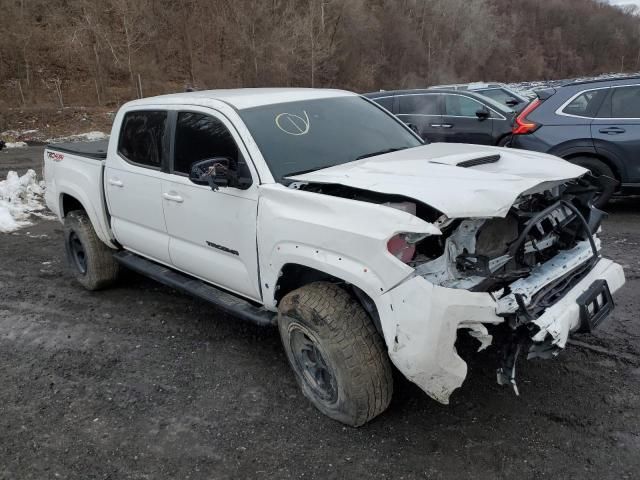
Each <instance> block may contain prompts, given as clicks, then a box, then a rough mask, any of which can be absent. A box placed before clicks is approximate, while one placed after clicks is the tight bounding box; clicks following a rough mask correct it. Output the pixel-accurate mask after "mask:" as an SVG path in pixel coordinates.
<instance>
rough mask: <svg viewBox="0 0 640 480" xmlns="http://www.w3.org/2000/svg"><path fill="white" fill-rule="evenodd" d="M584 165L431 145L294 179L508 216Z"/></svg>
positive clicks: (453, 212) (466, 212) (449, 210)
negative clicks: (468, 164)
mask: <svg viewBox="0 0 640 480" xmlns="http://www.w3.org/2000/svg"><path fill="white" fill-rule="evenodd" d="M496 154H498V155H500V160H498V161H497V162H495V163H488V164H486V165H478V166H476V167H473V168H461V167H457V166H456V164H458V163H460V162H464V161H468V160H474V159H477V158H481V157H483V156H484V157H486V156H491V155H496ZM586 172H587V170H585V169H584V168H582V167H578V166H577V165H574V164H572V163H569V162H567V161H565V160H562V159H560V158H558V157H554V156H552V155H547V154H544V153H537V152H528V151H524V150H512V149H509V148H500V147H488V146H484V145H482V146H481V145H468V144H462V143H432V144H429V145H425V146H423V147H416V148H411V149H407V150H401V151H399V152H393V153H387V154H384V155H378V156H376V157H372V158H365V159H363V160H358V161H355V162H350V163H346V164H343V165H337V166H335V167H330V168H325V169H322V170H318V171H315V172H311V173H307V174H304V175H297V176H295V177H291V179H293V180H295V181H298V182H309V183H332V184H340V185H346V186H349V187H354V188H360V189H363V190H371V191H374V192H380V193H387V194H396V195H403V196H405V197H409V198H413V199H415V200H418V201H420V202H422V203H424V204H426V205H430V206H432V207H434V208H436V209H437V210H439V211H441V212H442V213H444V214H445V215H447V216H448V217H449V218H468V217H504V216H505V215H506V214H507V212H508V211H509V208H511V206H512V205H513V202H514V201H515V200H516V198H517V197H518V196H519V195H521V194H522V193H525V192H528V191H531V190H532V189H535V188H539V189H542V190H544V189H547V188H549V187H550V186H551V185H552V184H553V183H556V182H563V181H566V180H569V179H572V178H575V177H579V176H581V175H584V174H585V173H586Z"/></svg>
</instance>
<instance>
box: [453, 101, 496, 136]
mask: <svg viewBox="0 0 640 480" xmlns="http://www.w3.org/2000/svg"><path fill="white" fill-rule="evenodd" d="M443 97H444V115H443V117H442V135H443V136H444V141H445V142H453V143H477V144H480V145H493V144H494V143H495V142H494V141H493V122H494V118H492V115H493V116H495V114H494V113H493V112H492V111H491V110H489V109H488V108H487V107H486V106H484V105H483V104H482V103H480V102H478V101H476V100H474V99H473V98H470V97H467V96H464V95H458V94H453V93H447V94H443ZM479 110H485V111H488V113H489V116H488V117H487V118H479V117H478V116H477V115H476V112H478V111H479Z"/></svg>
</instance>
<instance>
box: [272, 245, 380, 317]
mask: <svg viewBox="0 0 640 480" xmlns="http://www.w3.org/2000/svg"><path fill="white" fill-rule="evenodd" d="M290 264H295V265H300V266H303V267H309V268H313V269H314V270H318V271H320V272H323V273H326V274H328V275H331V276H332V277H336V278H339V279H341V280H344V281H345V282H347V283H350V284H352V285H354V286H356V287H358V288H359V289H360V290H362V291H363V292H365V293H366V294H367V295H368V296H369V297H370V298H371V299H373V300H374V301H375V299H376V297H378V296H380V294H381V293H382V292H383V291H385V286H384V282H383V281H382V277H381V275H380V274H379V273H378V272H375V271H373V270H372V269H371V267H369V266H367V265H365V264H363V263H361V262H360V261H358V260H356V259H353V258H347V257H345V256H344V255H341V254H338V253H336V252H332V251H330V250H325V249H321V248H320V247H315V246H312V245H301V244H299V243H294V242H282V243H280V244H278V246H277V247H276V251H275V253H274V255H273V256H272V257H271V262H270V265H272V266H271V267H270V269H269V271H268V272H267V274H266V275H264V277H263V279H262V280H263V283H264V285H263V287H264V288H263V301H264V304H265V305H266V306H268V307H272V308H274V309H275V307H276V300H275V298H274V297H275V294H276V291H275V286H276V284H277V282H278V278H280V276H281V275H282V271H283V269H284V267H285V266H286V265H290ZM274 272H277V273H276V274H275V275H274Z"/></svg>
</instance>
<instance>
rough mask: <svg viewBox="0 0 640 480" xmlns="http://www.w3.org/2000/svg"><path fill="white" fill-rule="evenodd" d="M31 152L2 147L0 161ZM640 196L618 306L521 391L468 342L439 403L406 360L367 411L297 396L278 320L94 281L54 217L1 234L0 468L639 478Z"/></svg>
mask: <svg viewBox="0 0 640 480" xmlns="http://www.w3.org/2000/svg"><path fill="white" fill-rule="evenodd" d="M41 156H42V149H41V148H33V147H31V148H28V149H21V150H14V151H10V152H6V151H5V152H0V175H1V176H5V175H6V170H8V169H9V168H11V169H18V170H19V173H24V171H25V170H26V169H27V168H29V167H31V168H36V169H37V171H38V172H40V170H41ZM639 207H640V200H637V199H636V200H634V199H630V200H624V201H618V202H615V203H614V204H612V205H611V208H610V211H611V217H610V218H609V219H608V220H607V221H606V223H605V233H604V234H603V241H604V245H605V247H604V250H605V254H606V255H608V256H610V257H612V258H614V259H615V260H617V261H618V262H621V263H622V264H623V265H624V266H625V268H626V273H627V280H628V283H627V285H626V286H625V287H624V289H623V290H622V291H621V292H620V293H619V295H618V296H617V298H616V300H617V308H616V310H615V312H614V313H613V315H612V316H611V317H610V318H609V319H608V321H607V322H606V323H605V324H604V325H603V326H602V327H601V328H600V329H599V330H598V331H597V333H596V334H595V335H588V336H581V337H579V338H576V340H578V341H579V342H582V343H581V344H580V346H576V345H572V346H570V347H569V348H568V349H567V350H566V351H565V352H564V353H563V354H562V355H561V356H560V357H559V358H557V359H556V360H551V361H550V360H546V361H531V362H523V363H522V367H521V368H520V371H519V380H520V383H519V385H520V393H521V396H520V397H516V396H515V395H514V394H513V393H512V392H511V391H510V390H508V389H506V388H501V387H499V386H497V385H496V383H495V367H494V365H495V353H492V352H486V353H482V354H475V355H474V356H473V363H472V364H471V368H470V373H469V376H468V378H467V381H466V382H465V384H464V386H463V387H462V388H461V389H460V390H458V391H457V392H456V393H455V394H454V395H453V396H452V400H451V404H450V405H449V406H443V405H440V404H438V403H436V402H434V401H432V400H430V399H429V398H428V397H427V396H426V395H425V394H424V393H422V392H421V390H420V389H418V388H417V387H416V386H414V385H413V384H411V383H409V382H408V381H406V380H404V379H402V378H399V377H398V378H397V379H396V386H395V394H394V399H393V402H392V404H391V406H390V408H389V409H388V411H387V412H385V413H384V414H382V415H381V416H380V417H378V418H377V419H375V420H374V421H373V422H371V423H370V424H367V425H366V426H364V427H361V428H359V429H352V428H347V427H344V426H342V425H340V424H338V423H335V422H333V421H331V420H329V419H328V418H326V417H324V416H322V415H321V414H320V413H318V412H317V411H316V410H315V409H314V408H312V407H311V406H310V404H309V403H308V402H307V401H306V400H305V399H304V397H303V396H302V395H301V393H300V392H299V390H298V388H297V386H296V384H295V381H294V378H293V375H292V373H291V372H290V370H289V367H288V365H287V363H286V358H285V356H284V354H283V352H282V349H281V346H280V341H279V337H278V335H277V332H276V330H275V329H262V328H258V327H254V326H252V325H246V324H243V323H239V322H238V321H237V320H234V319H233V318H231V317H228V316H226V315H223V314H221V313H220V312H218V311H216V310H215V309H214V308H213V307H210V306H209V305H207V304H206V303H203V302H200V301H197V300H193V299H190V298H189V297H186V296H184V295H181V294H179V293H176V292H174V291H172V290H170V289H168V288H165V287H163V286H161V285H159V284H157V283H154V282H152V281H150V280H147V279H144V278H142V277H139V276H137V275H134V274H128V275H126V276H125V277H124V278H123V279H122V281H121V282H120V283H119V285H118V286H117V287H116V288H112V289H110V290H107V291H104V292H98V293H91V292H87V291H85V290H83V289H82V288H81V287H80V286H79V285H78V284H76V283H75V282H74V281H72V280H71V278H70V276H69V275H68V274H67V272H66V267H65V264H64V258H63V246H62V231H61V226H60V225H59V224H58V223H57V222H56V221H50V220H37V223H36V224H34V225H33V226H31V227H28V228H25V229H22V230H20V231H18V232H15V233H13V234H0V365H1V367H0V385H2V387H1V388H0V432H1V435H0V478H7V479H14V478H16V479H17V478H20V479H29V478H34V479H42V478H78V479H91V478H101V479H107V478H109V479H120V478H136V479H138V478H140V479H142V478H150V479H161V478H181V479H187V478H216V479H218V478H219V479H225V478H277V479H282V478H319V479H330V478H361V477H364V478H368V477H375V478H393V479H409V478H433V479H441V478H442V479H448V478H452V479H453V478H455V479H461V478H518V479H533V478H536V479H539V478H599V479H621V478H638V469H639V468H640V323H639V322H638V321H637V318H636V308H637V307H638V305H639V304H640V296H639V295H638V292H639V291H640V288H639V275H640V260H639V256H638V251H639V250H638V243H639V242H640V213H639V212H640V208H639Z"/></svg>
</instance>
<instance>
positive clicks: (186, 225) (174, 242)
mask: <svg viewBox="0 0 640 480" xmlns="http://www.w3.org/2000/svg"><path fill="white" fill-rule="evenodd" d="M168 177H171V178H170V180H167V181H165V182H164V188H163V192H164V193H166V194H167V198H165V199H164V213H165V218H166V221H167V230H168V232H169V253H170V256H171V264H172V265H174V266H175V267H176V268H177V269H179V270H181V271H184V272H188V273H190V274H192V275H194V276H196V277H198V278H201V279H203V280H207V281H209V282H211V283H214V284H216V285H219V286H221V287H223V288H225V289H227V290H230V291H232V292H235V293H239V294H241V295H243V296H245V297H249V298H251V299H253V300H260V286H259V284H258V251H257V248H256V217H257V214H258V200H257V198H256V197H257V192H256V190H257V189H256V188H255V187H254V188H252V189H250V190H245V191H241V190H237V189H232V188H228V189H225V188H221V189H219V190H217V191H215V192H214V191H211V188H210V187H209V186H202V185H194V184H193V183H191V182H190V181H189V179H188V178H186V177H182V176H178V175H168ZM170 198H174V199H175V198H177V199H179V201H175V200H170Z"/></svg>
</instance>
